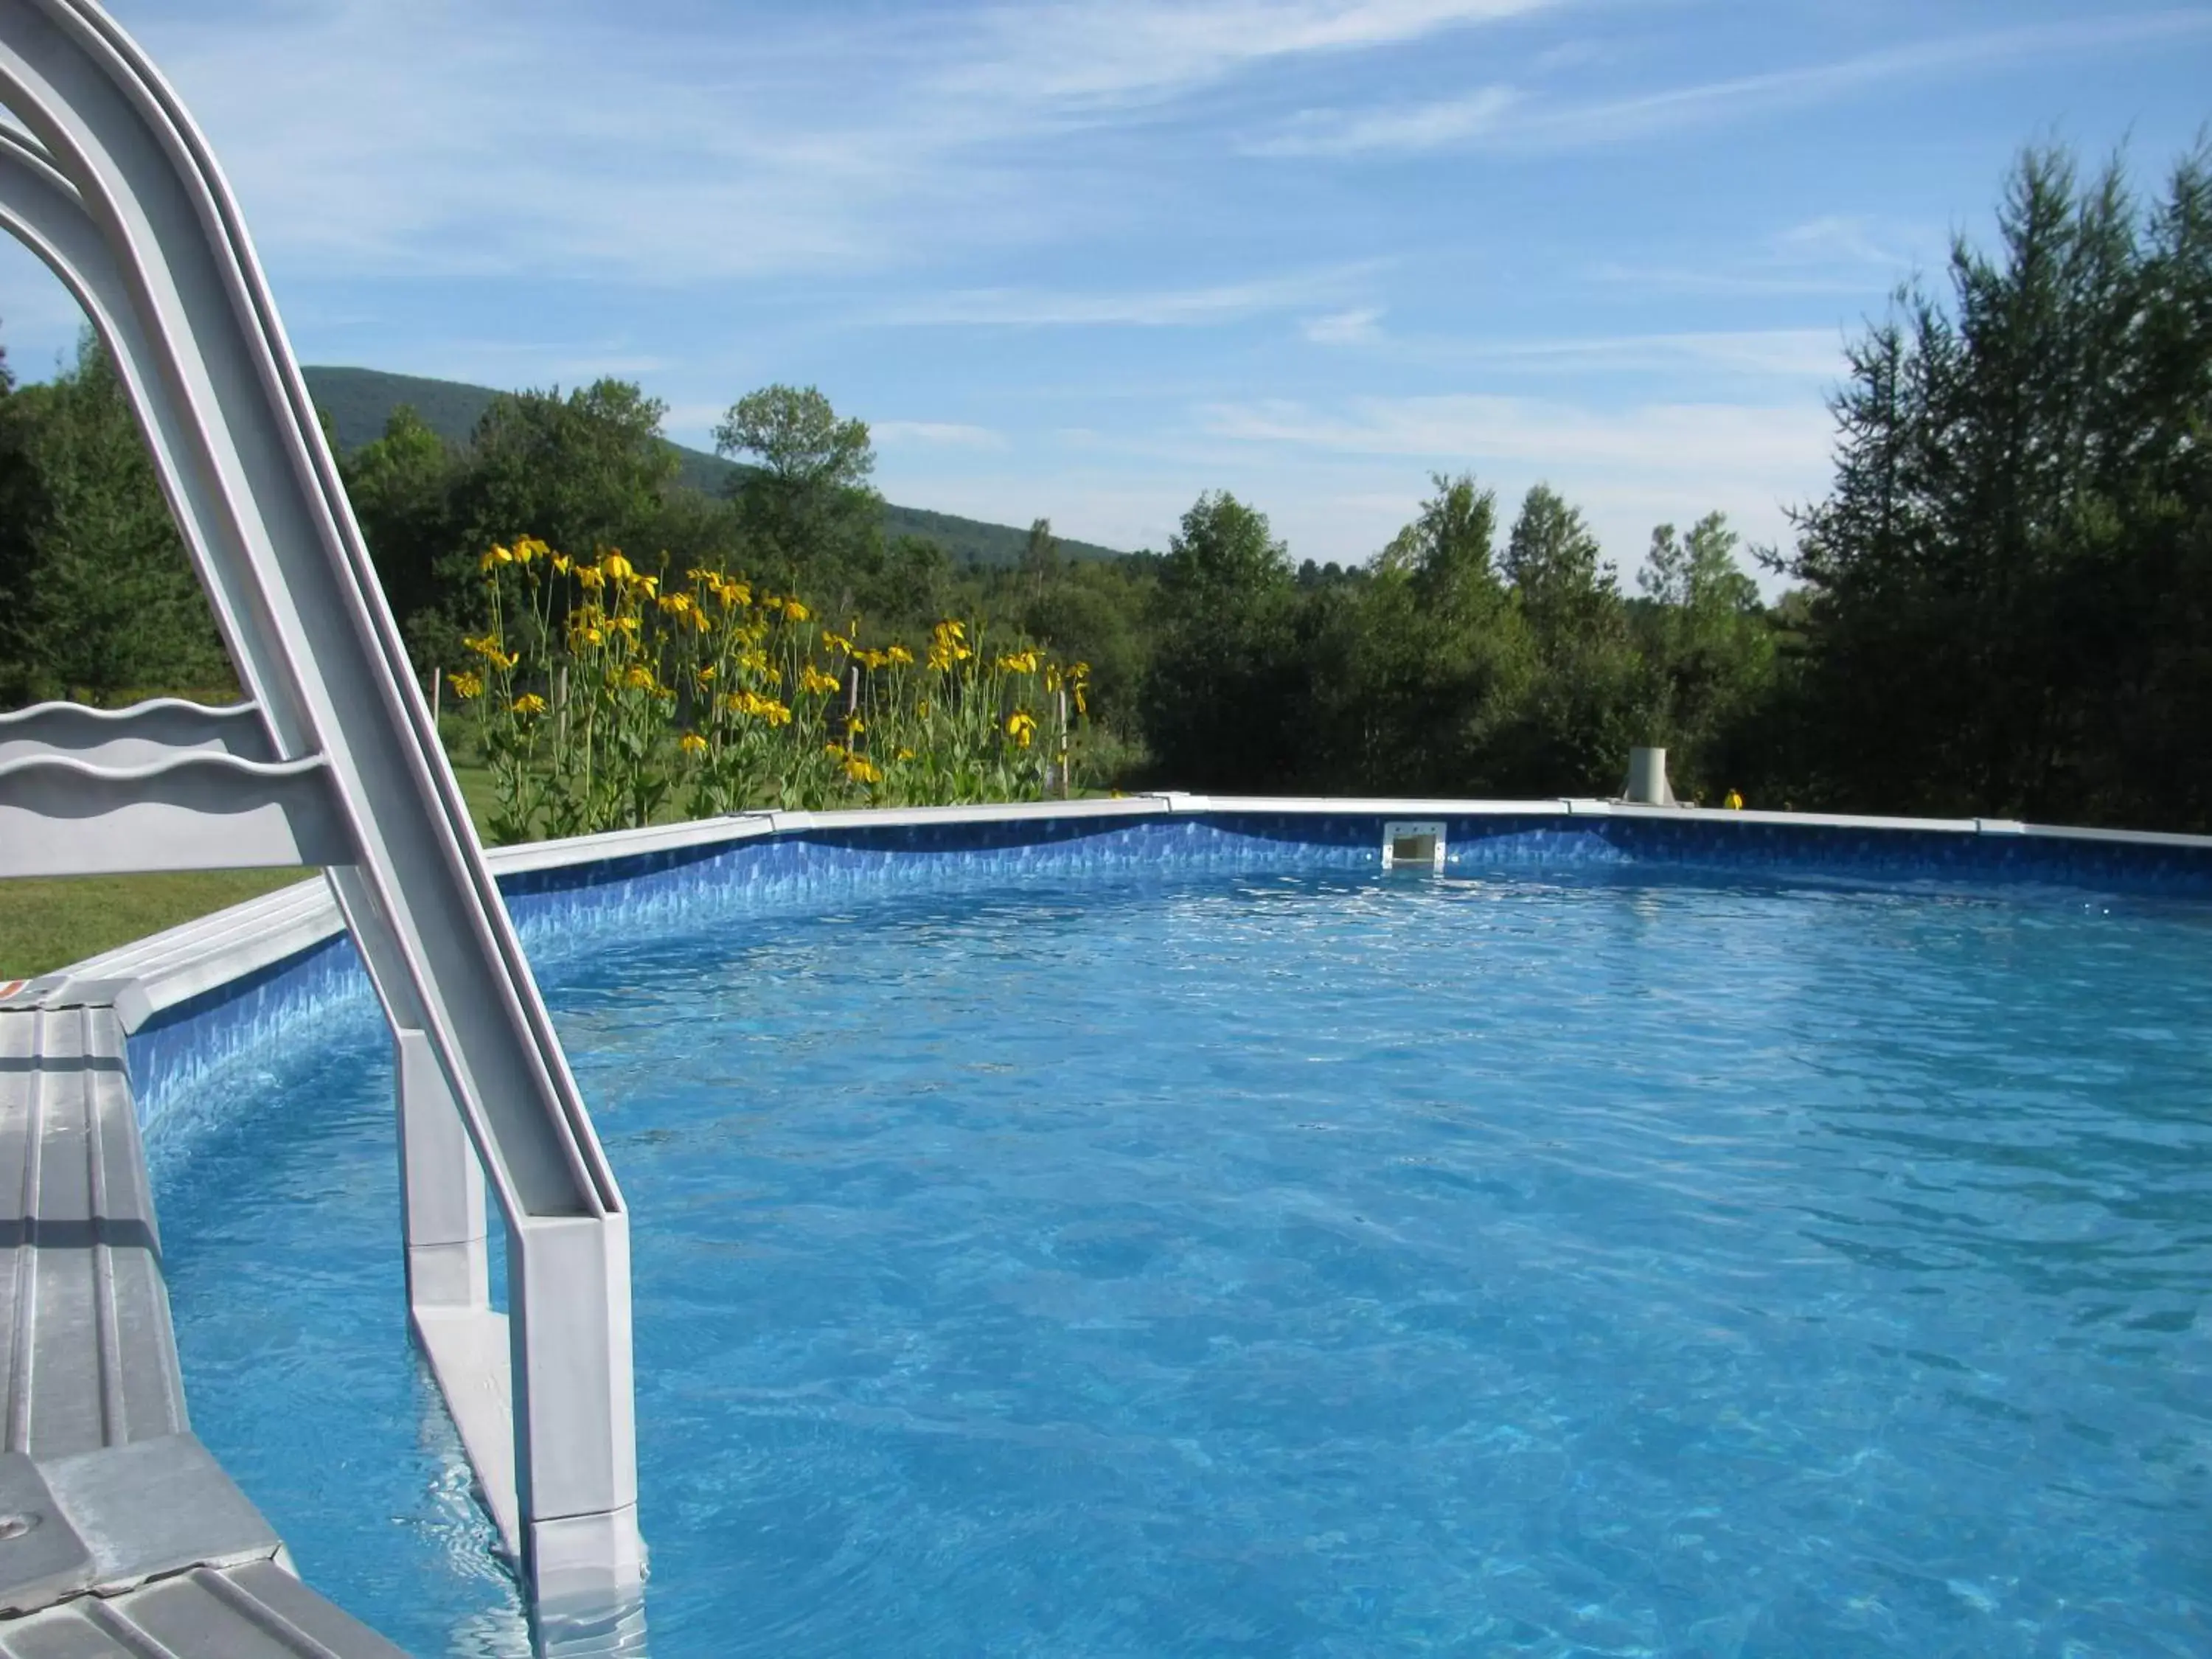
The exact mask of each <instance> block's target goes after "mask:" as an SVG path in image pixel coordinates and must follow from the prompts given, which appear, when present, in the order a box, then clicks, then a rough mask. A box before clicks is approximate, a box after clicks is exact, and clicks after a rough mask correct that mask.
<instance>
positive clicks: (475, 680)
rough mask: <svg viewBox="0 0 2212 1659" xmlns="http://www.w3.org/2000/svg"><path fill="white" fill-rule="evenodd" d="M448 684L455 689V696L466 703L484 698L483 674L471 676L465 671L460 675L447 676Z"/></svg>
mask: <svg viewBox="0 0 2212 1659" xmlns="http://www.w3.org/2000/svg"><path fill="white" fill-rule="evenodd" d="M446 683H447V684H448V685H450V686H452V687H453V695H454V696H457V697H459V698H460V699H461V700H462V701H464V702H466V701H467V700H468V699H469V698H471V697H481V696H483V675H481V674H471V673H470V672H469V671H467V670H465V669H464V670H463V671H461V672H459V673H458V674H448V675H447V676H446Z"/></svg>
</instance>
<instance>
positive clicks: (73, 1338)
mask: <svg viewBox="0 0 2212 1659" xmlns="http://www.w3.org/2000/svg"><path fill="white" fill-rule="evenodd" d="M0 1379H4V1382H0V1388H4V1415H0V1424H3V1425H4V1449H0V1655H6V1656H9V1659H79V1656H84V1659H90V1656H102V1655H118V1656H123V1659H164V1656H168V1659H259V1656H264V1655H270V1656H314V1659H386V1656H392V1655H397V1654H398V1653H399V1651H400V1650H398V1648H395V1647H393V1646H392V1644H390V1643H389V1642H387V1641H386V1640H385V1639H384V1638H382V1637H380V1636H379V1635H377V1634H376V1633H375V1632H374V1631H371V1630H370V1629H368V1626H364V1625H362V1624H361V1623H359V1622H358V1621H357V1620H354V1619H353V1618H351V1617H350V1616H349V1615H348V1614H346V1613H343V1612H341V1611H340V1610H339V1609H338V1608H337V1607H334V1606H332V1605H331V1603H330V1602H328V1601H324V1600H323V1598H322V1597H320V1596H319V1595H316V1594H315V1593H314V1592H313V1590H310V1589H307V1588H306V1587H305V1586H304V1585H302V1584H301V1583H299V1581H298V1580H297V1579H296V1578H295V1577H292V1575H291V1574H290V1572H289V1571H288V1570H287V1566H286V1558H285V1555H284V1547H283V1541H282V1540H280V1539H279V1538H278V1537H277V1536H276V1533H275V1531H274V1530H273V1529H271V1528H270V1525H269V1523H268V1522H267V1521H266V1520H264V1518H263V1517H262V1516H261V1513H260V1511H259V1510H257V1509H255V1508H254V1506H253V1504H252V1501H251V1500H249V1499H248V1498H246V1495H245V1493H243V1492H240V1491H239V1489H238V1488H237V1486H235V1485H234V1484H233V1483H232V1481H231V1480H230V1478H229V1477H228V1475H226V1474H224V1473H223V1472H222V1468H221V1467H220V1466H219V1465H218V1464H217V1463H216V1461H215V1459H214V1458H213V1457H212V1456H210V1455H209V1453H208V1451H207V1449H206V1448H205V1447H204V1446H202V1445H201V1444H200V1443H199V1442H198V1441H197V1439H195V1438H194V1437H192V1435H191V1431H190V1425H189V1423H188V1421H187V1419H186V1416H185V1394H184V1383H183V1379H182V1376H181V1375H180V1373H179V1368H178V1363H177V1346H176V1337H175V1334H174V1332H173V1328H172V1327H171V1325H170V1322H169V1297H168V1290H167V1285H165V1284H164V1283H163V1280H162V1277H161V1243H160V1237H159V1235H158V1233H157V1231H156V1230H155V1220H154V1205H153V1197H152V1194H151V1191H150V1189H149V1186H148V1182H147V1177H146V1164H145V1158H144V1153H143V1149H142V1148H141V1146H140V1144H139V1139H138V1123H137V1113H136V1109H134V1107H133V1105H132V1103H131V1091H130V1084H129V1080H128V1079H127V1077H126V1074H125V1070H124V1062H123V1030H122V1027H121V1024H120V1023H119V1021H118V1018H117V1017H116V1014H115V1012H114V1010H113V1009H112V1008H107V1007H70V1008H59V1009H6V1010H0Z"/></svg>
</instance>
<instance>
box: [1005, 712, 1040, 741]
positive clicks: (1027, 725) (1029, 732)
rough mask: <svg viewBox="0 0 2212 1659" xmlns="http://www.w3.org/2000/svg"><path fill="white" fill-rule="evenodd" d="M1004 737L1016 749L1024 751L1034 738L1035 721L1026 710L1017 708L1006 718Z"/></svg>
mask: <svg viewBox="0 0 2212 1659" xmlns="http://www.w3.org/2000/svg"><path fill="white" fill-rule="evenodd" d="M1006 735H1007V736H1008V737H1010V738H1012V739H1013V740H1014V743H1015V744H1016V746H1017V747H1019V748H1023V749H1026V748H1028V747H1029V746H1030V741H1031V739H1033V738H1035V737H1036V718H1035V717H1034V716H1033V715H1031V714H1029V713H1028V712H1027V711H1026V710H1024V709H1020V708H1017V709H1016V710H1014V712H1013V713H1012V714H1009V715H1007V716H1006Z"/></svg>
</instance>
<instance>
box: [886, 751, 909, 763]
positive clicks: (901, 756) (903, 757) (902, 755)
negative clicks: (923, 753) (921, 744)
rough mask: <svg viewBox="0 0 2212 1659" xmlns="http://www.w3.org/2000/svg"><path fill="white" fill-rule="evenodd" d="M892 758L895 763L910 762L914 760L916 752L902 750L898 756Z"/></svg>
mask: <svg viewBox="0 0 2212 1659" xmlns="http://www.w3.org/2000/svg"><path fill="white" fill-rule="evenodd" d="M891 758H892V759H893V760H895V761H900V762H905V761H910V760H912V759H913V758H914V750H911V749H902V750H899V751H898V752H897V753H896V754H895V755H893V756H892V757H891Z"/></svg>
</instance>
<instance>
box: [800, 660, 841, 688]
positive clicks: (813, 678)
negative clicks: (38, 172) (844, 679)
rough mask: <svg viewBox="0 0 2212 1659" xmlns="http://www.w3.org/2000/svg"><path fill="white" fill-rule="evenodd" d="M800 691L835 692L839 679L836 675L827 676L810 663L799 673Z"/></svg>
mask: <svg viewBox="0 0 2212 1659" xmlns="http://www.w3.org/2000/svg"><path fill="white" fill-rule="evenodd" d="M836 689H837V677H836V675H835V674H825V673H823V671H821V670H820V669H818V668H817V667H816V666H815V665H813V664H812V663H809V664H807V665H806V666H805V669H804V670H802V671H801V672H800V673H799V690H802V691H816V692H821V691H835V690H836Z"/></svg>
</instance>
